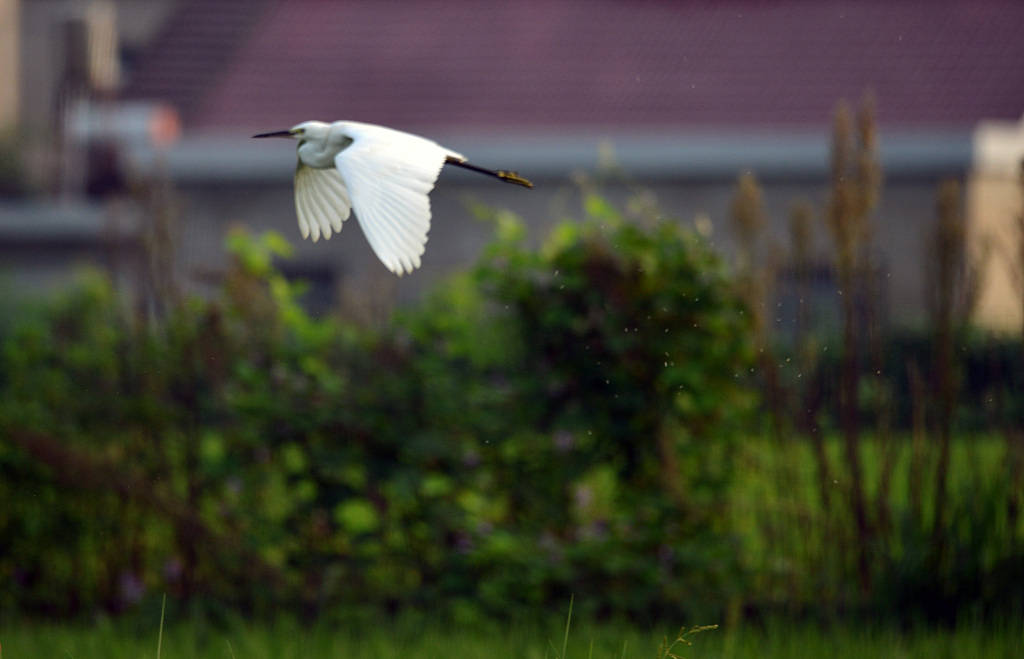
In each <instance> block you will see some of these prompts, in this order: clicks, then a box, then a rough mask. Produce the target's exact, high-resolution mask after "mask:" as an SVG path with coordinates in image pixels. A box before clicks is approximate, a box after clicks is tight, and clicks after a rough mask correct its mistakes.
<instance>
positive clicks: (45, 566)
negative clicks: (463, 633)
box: [0, 196, 753, 621]
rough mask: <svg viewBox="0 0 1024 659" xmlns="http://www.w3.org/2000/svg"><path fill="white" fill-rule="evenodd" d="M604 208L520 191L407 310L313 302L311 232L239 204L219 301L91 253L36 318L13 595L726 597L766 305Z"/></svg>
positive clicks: (7, 397) (705, 602)
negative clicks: (280, 232) (735, 468)
mask: <svg viewBox="0 0 1024 659" xmlns="http://www.w3.org/2000/svg"><path fill="white" fill-rule="evenodd" d="M586 207H587V208H588V209H589V210H590V212H591V213H592V215H593V216H594V217H593V218H592V219H590V220H588V221H586V222H583V223H580V224H572V223H569V224H563V225H561V226H559V227H558V228H557V229H556V230H555V231H554V232H553V233H552V235H551V237H550V238H549V239H548V240H547V241H546V242H545V244H544V245H543V247H542V248H541V249H540V250H530V249H528V248H527V247H526V246H525V243H524V234H525V231H524V230H523V228H522V225H521V224H520V223H519V222H518V221H517V220H516V219H515V218H513V217H511V216H508V215H506V214H499V215H498V216H497V219H496V233H497V236H498V239H497V241H496V242H495V243H494V244H493V245H492V246H491V247H490V248H489V250H488V253H487V254H486V256H485V258H484V259H483V261H482V262H481V263H480V264H479V265H478V266H476V267H475V268H473V269H472V270H470V271H469V272H467V273H465V274H463V275H461V276H458V277H456V278H455V279H453V280H452V281H451V282H449V283H448V284H447V285H445V286H444V287H443V288H442V289H441V290H439V291H438V292H437V293H436V294H435V295H433V296H432V297H431V298H430V300H429V301H428V302H426V303H424V304H423V305H422V306H421V307H419V308H416V309H412V310H408V311H406V312H404V313H402V314H401V315H400V317H398V318H397V319H396V322H395V323H394V324H393V325H391V326H390V327H389V328H387V329H385V330H383V331H371V330H368V329H365V328H361V327H359V326H357V325H355V324H352V323H348V322H345V321H344V320H343V319H339V318H336V317H327V318H321V319H317V318H312V317H310V316H309V315H308V314H307V313H306V312H305V311H304V310H303V308H302V306H301V304H300V303H299V300H300V299H301V292H302V287H301V285H298V284H294V283H292V282H289V281H288V280H286V279H285V278H284V277H282V276H281V275H280V274H279V273H278V272H277V271H276V270H275V268H274V267H273V262H274V258H275V257H281V256H287V254H288V253H289V248H288V246H287V243H286V242H285V241H284V240H283V239H282V238H280V237H279V236H276V235H274V234H268V235H264V236H261V237H258V238H251V237H248V236H246V235H245V234H243V233H238V232H236V233H232V235H231V236H230V237H229V238H228V244H227V246H228V249H229V251H230V252H231V253H232V255H233V258H234V266H233V267H232V269H231V271H230V273H229V275H228V276H227V277H226V279H225V282H224V285H223V288H222V291H221V293H220V294H219V295H218V296H216V297H215V298H214V299H210V300H189V301H187V302H185V303H182V304H181V305H178V306H177V307H173V305H172V308H169V309H168V310H167V311H166V314H165V315H164V316H163V317H161V318H159V319H152V318H147V317H141V316H135V315H131V314H129V313H126V312H125V310H124V308H123V306H122V304H121V301H120V300H119V299H118V297H117V296H116V295H115V294H114V292H113V290H112V289H111V287H110V285H109V283H108V282H106V281H105V280H104V279H103V278H101V277H98V276H94V277H91V278H90V279H88V280H87V281H86V282H84V284H83V285H82V286H81V287H80V288H79V289H77V290H76V291H75V292H74V293H72V294H69V295H68V296H66V297H65V298H63V299H62V300H60V301H59V302H57V303H56V304H54V305H53V306H52V307H49V308H48V309H47V310H46V311H45V312H43V313H41V314H40V315H39V316H38V317H37V318H36V319H35V320H32V321H27V322H24V323H21V324H19V325H18V326H17V327H16V328H15V329H13V330H12V331H11V334H10V336H9V337H7V338H6V339H5V340H4V342H3V345H2V355H0V359H2V362H0V374H2V375H0V438H2V439H0V498H2V500H3V501H5V503H6V504H7V505H5V506H4V507H2V509H0V537H5V538H12V539H13V540H12V541H11V542H5V543H4V544H3V545H2V546H0V547H2V548H0V582H3V583H5V584H12V585H13V587H5V588H3V589H2V590H0V612H7V613H10V612H13V611H21V612H27V613H47V614H53V615H67V614H75V613H80V612H88V611H94V610H96V609H104V610H108V611H112V612H117V611H121V610H124V609H126V608H130V607H132V606H135V605H136V604H138V603H140V602H141V605H142V606H152V602H153V601H154V598H156V597H158V594H159V593H162V592H167V593H169V594H170V595H171V599H170V601H169V603H168V604H169V607H170V612H171V613H172V614H173V613H174V612H175V611H176V610H180V607H181V606H184V605H189V606H196V605H201V606H204V607H205V608H206V610H207V611H208V612H209V613H211V614H216V615H219V614H217V612H218V611H220V610H222V607H230V608H232V609H236V610H241V611H243V612H255V613H271V612H273V611H275V610H277V609H278V608H279V607H289V608H292V609H296V608H298V609H299V610H302V611H304V612H306V613H307V614H308V615H316V614H321V613H331V612H334V611H344V612H345V614H346V615H347V616H349V617H350V618H351V617H355V618H356V619H360V617H362V616H364V615H365V616H369V615H375V614H378V613H380V612H382V611H391V610H396V609H398V608H421V609H430V610H433V611H440V612H442V613H446V614H447V615H449V616H451V617H452V618H453V619H455V620H462V621H471V620H474V619H476V617H477V616H479V615H480V614H481V613H485V614H493V615H508V614H513V613H522V612H535V611H537V610H544V608H545V607H548V606H558V605H561V604H562V603H564V602H565V601H566V599H568V597H569V596H570V594H572V593H575V594H576V599H577V601H578V602H580V603H581V607H582V608H583V613H584V614H595V613H600V614H616V615H633V616H642V617H645V618H649V617H666V616H671V617H673V618H676V619H678V617H679V616H681V615H686V614H688V613H692V612H694V611H697V610H701V611H706V612H714V611H717V610H721V608H722V607H723V606H724V605H725V603H726V599H725V596H724V595H723V593H728V592H730V591H731V590H734V588H733V586H734V584H735V583H736V582H737V579H739V578H740V574H739V571H738V564H737V561H736V560H735V559H734V558H732V556H734V555H735V553H734V552H731V551H729V548H730V546H731V543H732V538H731V535H730V533H729V530H728V528H727V527H726V525H725V523H724V521H723V520H724V512H725V510H724V508H725V502H726V494H727V488H728V485H729V483H730V479H731V477H732V455H733V452H734V449H735V446H736V439H737V438H738V437H739V436H740V431H741V430H742V428H743V424H744V418H745V415H746V414H747V413H748V411H749V410H750V409H751V407H752V403H753V399H752V394H751V393H750V391H749V390H748V389H747V387H746V386H745V385H744V382H743V378H742V375H743V374H745V373H746V372H747V371H748V368H749V364H750V360H751V357H752V355H751V353H752V350H751V348H750V344H749V341H748V328H747V324H746V321H745V315H744V314H743V312H742V308H741V305H740V303H739V302H738V300H737V299H736V298H735V296H734V295H733V294H732V293H731V290H732V287H731V286H730V284H729V281H728V278H727V277H726V275H725V273H724V271H723V269H722V267H721V264H720V263H719V262H718V260H717V259H716V258H715V257H714V255H713V254H712V253H711V251H710V250H709V248H708V247H707V246H706V245H704V244H703V243H702V242H701V241H700V240H699V239H698V238H697V237H696V236H695V235H694V234H693V233H691V232H690V231H689V230H688V229H685V228H683V227H681V226H680V225H679V224H677V223H674V222H669V221H658V222H656V223H653V224H652V225H651V226H650V227H647V228H642V227H640V226H638V225H635V224H630V223H627V222H624V221H623V220H622V219H621V217H620V216H619V214H618V211H617V210H616V209H615V207H614V206H613V205H611V204H610V203H608V202H607V201H605V200H603V199H600V198H598V197H596V196H592V197H590V198H589V199H588V201H587V204H586ZM588 606H589V607H591V610H587V609H586V607H588Z"/></svg>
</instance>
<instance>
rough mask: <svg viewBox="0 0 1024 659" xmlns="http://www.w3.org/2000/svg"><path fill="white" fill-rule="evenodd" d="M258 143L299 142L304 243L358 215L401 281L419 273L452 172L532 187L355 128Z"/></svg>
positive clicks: (427, 146) (399, 135) (439, 150)
mask: <svg viewBox="0 0 1024 659" xmlns="http://www.w3.org/2000/svg"><path fill="white" fill-rule="evenodd" d="M253 137H290V138H292V139H295V140H298V142H299V146H298V152H299V162H298V165H297V166H296V168H295V212H296V215H297V216H298V219H299V231H300V232H301V233H302V237H303V238H310V237H312V239H313V242H316V241H317V240H319V239H320V237H321V236H323V237H324V238H325V239H327V238H330V237H331V232H332V231H333V232H334V233H339V232H340V231H341V224H342V222H344V221H345V220H346V219H348V216H349V213H350V212H351V211H353V210H354V211H355V213H356V219H357V220H359V226H361V227H362V228H363V233H364V234H366V239H367V241H369V243H370V247H372V248H373V251H374V253H375V254H376V255H377V257H378V258H379V259H380V260H381V262H382V263H384V265H385V266H386V267H387V269H388V270H390V271H391V272H393V273H395V274H397V275H402V274H404V273H407V272H412V271H413V270H414V269H416V268H418V267H419V265H420V256H422V255H423V251H424V248H425V245H426V243H427V231H429V230H430V198H429V197H428V194H429V193H430V191H431V190H432V189H433V188H434V183H435V182H436V181H437V177H438V176H439V175H440V174H441V168H442V167H444V166H445V165H446V164H447V165H454V166H456V167H462V168H463V169H468V170H471V171H474V172H478V173H480V174H487V175H488V176H493V177H495V178H497V179H499V180H502V181H505V182H506V183H514V184H516V185H521V186H524V187H527V188H532V187H533V183H531V182H530V181H528V180H526V179H525V178H523V177H522V176H520V175H519V174H517V173H516V172H509V171H505V170H500V169H499V170H493V169H486V168H484V167H478V166H477V165H474V164H471V163H469V162H467V161H466V158H465V157H464V156H463V155H462V154H459V153H456V152H455V151H452V150H451V149H446V148H445V147H443V146H441V145H440V144H437V143H436V142H433V141H431V140H428V139H426V138H424V137H419V136H418V135H410V134H409V133H403V132H402V131H399V130H394V129H392V128H385V127H383V126H374V125H372V124H364V123H359V122H356V121H335V122H334V123H330V124H328V123H324V122H322V121H304V122H302V123H301V124H298V125H297V126H294V127H292V128H290V129H288V130H279V131H274V132H271V133H260V134H259V135H253Z"/></svg>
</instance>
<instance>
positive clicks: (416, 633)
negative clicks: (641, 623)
mask: <svg viewBox="0 0 1024 659" xmlns="http://www.w3.org/2000/svg"><path fill="white" fill-rule="evenodd" d="M784 448H785V450H781V451H780V450H779V447H778V446H777V445H775V444H773V443H771V442H768V441H764V440H762V441H757V442H750V443H748V444H746V445H745V446H744V448H743V450H742V452H741V457H740V462H741V464H740V465H739V473H738V474H737V477H736V481H735V483H734V489H733V492H732V497H731V502H732V506H731V509H730V513H729V514H730V515H732V516H733V518H732V520H730V524H731V526H732V527H733V528H734V529H736V530H737V531H738V532H739V533H740V534H741V535H742V536H743V543H742V545H743V546H744V547H745V549H746V551H745V555H746V561H747V562H748V565H750V566H751V567H753V568H755V569H757V570H759V571H760V573H761V574H771V575H772V576H771V577H770V579H771V581H770V582H767V583H761V584H760V587H761V588H762V589H763V590H764V589H774V591H777V595H778V597H779V601H780V602H783V603H785V602H790V601H794V600H800V601H803V602H804V603H805V604H804V607H803V609H802V610H803V611H804V612H805V613H806V612H807V606H808V605H813V604H814V603H815V602H821V601H822V599H821V598H823V597H834V596H835V593H831V594H829V593H827V592H826V590H824V589H827V588H828V584H827V583H822V580H821V579H815V578H809V577H810V575H812V574H813V569H815V568H817V570H818V571H819V573H820V574H822V575H826V576H827V575H828V574H829V570H830V569H833V568H830V567H829V565H830V561H832V560H834V557H831V556H832V555H831V554H830V553H829V552H830V551H832V550H831V549H829V547H831V546H832V543H835V542H839V541H840V540H838V539H837V538H835V537H830V536H829V534H830V533H834V532H836V528H837V527H836V526H834V525H831V524H829V523H827V522H826V520H827V518H829V517H830V516H829V515H828V514H827V513H826V512H825V511H824V510H823V509H822V508H821V506H820V504H819V501H818V495H817V490H816V472H815V463H814V459H813V456H812V453H811V449H810V447H809V446H808V445H807V444H806V443H805V442H793V443H792V444H791V445H788V446H786V447H784ZM840 448H841V447H840V446H839V443H838V441H837V440H835V439H834V438H833V439H830V440H829V442H828V451H829V455H830V458H831V459H832V464H833V465H836V466H837V467H838V466H839V465H841V464H842V457H841V452H840ZM863 450H864V457H865V466H866V474H865V476H866V479H867V480H868V483H867V491H868V493H869V495H871V496H874V495H875V494H876V493H877V492H878V489H879V487H878V474H879V469H878V465H879V464H880V463H881V459H880V447H879V445H878V444H877V443H876V442H875V441H873V440H868V441H865V443H864V446H863ZM1005 462H1006V446H1005V444H1004V442H1003V441H1002V440H1001V439H999V438H996V437H981V438H976V439H966V438H959V439H958V440H957V441H956V442H955V443H954V446H953V451H952V459H951V472H950V481H951V492H952V495H953V497H954V502H957V501H963V500H964V497H969V496H971V494H970V493H975V494H976V493H977V492H979V491H981V489H982V485H983V484H984V483H986V482H991V481H992V480H993V479H994V478H995V477H996V475H997V474H999V473H1000V470H1001V469H1004V468H1005V466H1004V465H1005ZM909 476H910V444H909V442H907V441H901V442H900V443H899V444H897V448H896V451H895V453H894V458H893V469H892V474H891V481H892V482H891V485H890V487H889V489H888V495H887V497H886V498H887V500H888V501H889V504H890V506H891V508H892V510H893V512H894V514H899V513H900V511H904V510H906V508H907V506H908V502H909V499H910V492H909V489H908V483H909ZM842 478H843V471H842V470H841V469H838V468H837V469H836V481H837V482H836V483H835V487H836V496H837V499H841V498H842V496H843V495H842V490H843V483H842ZM923 503H924V506H925V507H926V509H927V498H926V499H925V501H924V502H923ZM840 508H841V505H840ZM835 514H836V513H835V512H833V516H834V515H835ZM925 514H927V510H926V513H925ZM833 521H834V520H833ZM839 528H840V529H841V528H842V527H841V526H840V527H839ZM847 540H848V539H847ZM766 578H767V577H766ZM767 592H773V591H767ZM779 610H780V611H782V612H785V611H787V608H786V607H785V606H782V607H781V608H780V609H779ZM798 615H799V614H798ZM824 619H830V620H832V623H831V624H827V625H812V624H799V623H793V622H779V623H778V624H769V625H767V626H756V625H753V624H751V623H744V622H741V623H739V624H738V625H736V626H734V627H731V628H726V627H723V628H721V629H716V630H709V631H705V632H702V633H699V634H695V635H693V636H691V637H689V638H688V639H687V640H689V641H690V642H691V643H692V645H688V644H687V643H685V642H677V643H675V644H674V645H673V644H671V641H672V640H673V639H675V638H676V634H677V632H678V630H675V629H659V630H644V629H640V628H637V627H630V626H626V625H622V624H610V625H609V624H601V625H597V624H585V623H582V624H577V623H576V621H573V622H572V625H571V629H570V630H569V634H568V637H567V638H566V636H565V628H564V625H565V620H564V618H563V619H562V620H561V621H559V620H557V619H552V620H551V621H550V625H548V626H546V627H543V628H539V627H537V626H536V625H528V624H521V625H517V624H514V623H510V624H498V623H484V624H481V625H477V626H463V627H451V626H446V625H439V624H434V625H430V624H425V623H423V622H412V621H409V620H406V621H403V622H398V623H395V622H389V621H385V622H382V623H381V624H379V625H373V624H370V625H367V624H364V623H357V622H352V621H342V622H341V623H339V624H336V625H331V624H326V623H322V624H318V625H316V626H313V627H303V626H300V625H297V624H294V623H288V622H285V621H278V622H276V623H273V624H270V625H262V624H259V623H254V622H239V623H237V624H234V625H228V626H227V627H223V626H219V627H218V626H214V625H211V624H206V623H203V622H180V621H179V622H174V623H169V624H168V625H167V627H166V628H165V629H164V630H163V633H162V636H161V635H160V634H159V632H158V624H157V623H158V620H159V610H157V611H156V612H152V611H150V612H147V613H146V614H142V613H133V614H131V615H130V616H128V617H127V618H125V619H122V620H117V621H113V622H111V621H109V620H107V619H103V621H101V622H98V623H95V624H91V625H85V624H81V623H80V624H41V623H26V624H22V625H15V624H11V623H9V622H8V623H6V624H4V625H0V644H2V650H3V654H2V659H21V658H31V657H48V658H49V657H62V658H73V659H79V658H81V659H88V658H92V657H95V658H97V659H98V658H101V657H102V658H103V659H118V658H126V659H127V658H129V657H130V658H132V659H140V658H147V657H148V658H156V657H158V656H159V657H160V659H165V658H167V659H174V658H184V657H189V658H196V659H206V658H209V659H213V658H214V657H216V658H224V659H235V658H237V659H241V658H243V657H245V658H252V659H260V658H267V659H270V658H273V659H289V658H292V657H294V658H300V657H301V658H311V659H316V658H319V657H345V658H347V659H348V658H352V659H358V658H362V657H366V658H374V659H377V658H383V657H423V658H431V657H439V658H440V657H445V658H450V657H458V658H462V657H466V658H472V657H481V658H483V657H486V658H491V657H516V658H520V657H522V658H531V657H535V658H537V659H542V658H544V659H548V658H552V659H553V658H556V657H559V658H560V657H563V656H565V657H570V658H578V659H584V658H589V657H611V658H615V659H621V658H623V657H633V658H653V657H657V658H659V659H661V658H665V657H682V658H687V659H693V658H698V657H738V658H739V657H744V658H745V657H758V658H769V659H770V658H774V657H778V658H783V657H786V658H789V657H815V658H817V657H823V658H825V659H844V658H846V657H850V658H853V657H900V658H911V657H922V658H925V657H927V658H929V659H931V658H941V657H951V658H952V657H957V658H958V659H960V658H970V657H1006V658H1010V657H1024V620H1022V619H1017V620H1015V621H1014V622H1012V623H1009V624H995V623H993V624H988V625H974V624H965V625H964V626H961V627H959V628H957V629H943V628H925V627H920V628H916V629H912V630H910V631H901V630H899V628H898V627H897V626H896V625H895V623H894V624H892V625H889V626H880V625H876V626H868V625H854V624H851V623H848V622H846V621H843V620H842V619H836V618H830V617H829V616H825V617H824ZM694 622H701V623H721V622H723V621H720V620H700V621H694ZM158 638H159V643H160V646H161V647H160V654H159V655H158V654H157V645H158ZM665 640H668V641H669V644H670V645H671V647H670V648H669V649H668V651H669V652H670V654H666V651H665V650H666V648H665V647H663V643H664V641H665ZM563 647H564V648H565V652H564V654H563Z"/></svg>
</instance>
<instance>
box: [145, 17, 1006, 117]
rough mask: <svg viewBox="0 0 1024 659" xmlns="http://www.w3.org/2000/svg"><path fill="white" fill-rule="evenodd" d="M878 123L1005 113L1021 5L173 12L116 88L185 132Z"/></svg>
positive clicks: (1001, 114) (1002, 114) (991, 115)
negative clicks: (863, 105)
mask: <svg viewBox="0 0 1024 659" xmlns="http://www.w3.org/2000/svg"><path fill="white" fill-rule="evenodd" d="M866 88H871V89H873V90H874V92H875V94H876V96H877V98H878V108H879V117H880V120H881V122H882V123H883V125H886V124H887V125H908V124H932V125H949V126H967V125H970V124H973V123H974V122H975V121H977V120H978V119H982V118H1016V117H1019V116H1020V115H1021V113H1022V112H1024V2H1021V1H1019V0H1017V1H996V0H978V1H975V2H943V1H941V0H918V1H910V0H891V1H890V2H863V1H862V2H853V1H847V2H842V1H835V0H823V1H821V2H800V1H786V2H761V1H754V0H747V1H741V0H724V1H721V2H712V1H705V2H696V1H693V2H654V1H648V2H610V1H600V0H589V1H577V2H557V1H553V0H552V1H544V0H520V1H518V2H514V3H480V2H461V1H450V2H386V1H376V2H375V1H372V0H370V1H366V0H363V1H353V2H329V1H326V0H278V1H277V2H274V3H270V4H259V5H256V4H254V3H251V2H237V1H234V2H225V1H220V2H215V3H211V2H198V3H188V4H187V5H186V6H185V7H184V8H183V9H182V11H181V12H179V13H178V16H177V18H176V19H175V20H173V21H172V22H171V23H170V24H169V26H168V29H167V31H166V32H165V34H164V36H163V37H162V38H161V39H160V40H158V42H157V43H156V44H154V48H153V49H152V51H151V53H150V56H149V57H148V58H145V59H144V60H143V62H142V63H141V65H140V66H139V68H138V70H137V72H136V78H135V82H134V84H133V86H132V88H131V89H130V90H129V93H130V94H131V95H133V96H152V95H154V94H155V95H163V97H164V98H166V99H167V100H170V101H171V102H173V103H177V104H178V105H179V107H180V108H181V109H182V110H183V112H184V114H185V119H186V125H188V126H191V127H194V128H212V127H222V126H233V127H245V128H260V129H276V128H282V127H287V126H290V125H292V124H294V123H297V122H298V121H301V120H304V119H310V118H318V119H324V120H334V119H340V118H346V119H356V120H364V121H372V122H375V123H383V124H389V125H394V126H397V127H406V128H416V127H422V126H432V127H448V128H455V129H462V130H470V131H472V130H477V129H480V130H486V129H488V128H494V127H499V126H500V127H545V128H555V129H558V128H563V127H578V126H592V127H599V128H602V129H607V128H615V129H619V130H629V129H636V128H644V127H649V128H651V127H661V126H667V125H668V126H683V127H687V126H689V127H693V126H717V127H723V126H724V127H729V126H758V125H760V126H763V125H783V126H799V125H821V124H824V123H826V122H827V121H828V120H829V117H830V115H831V113H832V110H833V108H834V106H835V103H836V101H837V100H838V99H839V98H840V97H847V98H852V99H856V98H859V97H860V96H861V94H862V93H863V91H864V90H865V89H866Z"/></svg>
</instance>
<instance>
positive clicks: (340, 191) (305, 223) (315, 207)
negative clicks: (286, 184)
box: [295, 160, 352, 242]
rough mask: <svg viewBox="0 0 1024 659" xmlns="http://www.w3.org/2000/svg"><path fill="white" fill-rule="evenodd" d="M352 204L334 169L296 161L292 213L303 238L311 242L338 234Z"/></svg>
mask: <svg viewBox="0 0 1024 659" xmlns="http://www.w3.org/2000/svg"><path fill="white" fill-rule="evenodd" d="M351 208H352V201H351V200H350V199H349V195H348V189H347V188H346V187H345V182H344V181H343V180H342V179H341V175H340V174H339V173H338V171H337V170H334V169H315V168H313V167H309V166H308V165H304V164H302V161H301V160H300V161H299V164H298V166H297V167H296V168H295V214H296V215H297V216H298V218H299V231H301V232H302V237H303V238H309V237H310V236H311V235H312V237H313V242H316V241H317V240H319V239H320V236H323V237H324V239H325V240H326V239H329V238H330V237H331V230H332V229H333V230H334V233H341V223H342V222H344V221H345V220H347V219H348V216H349V213H350V210H351Z"/></svg>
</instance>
